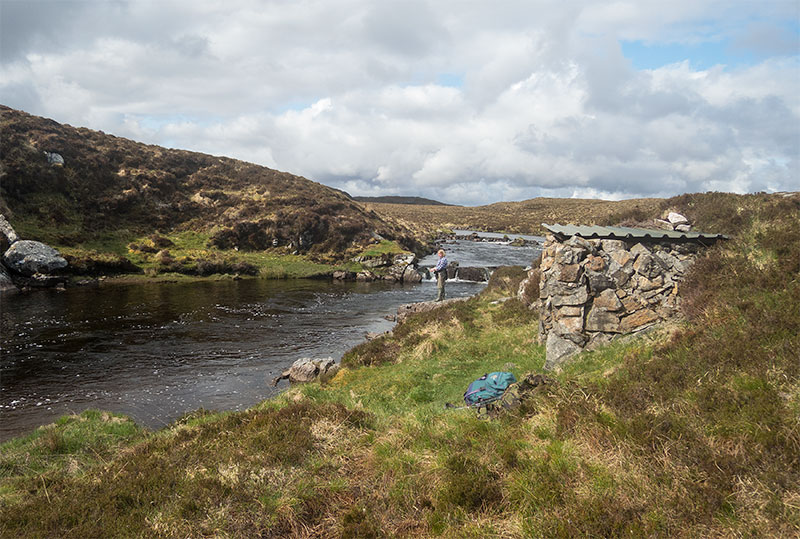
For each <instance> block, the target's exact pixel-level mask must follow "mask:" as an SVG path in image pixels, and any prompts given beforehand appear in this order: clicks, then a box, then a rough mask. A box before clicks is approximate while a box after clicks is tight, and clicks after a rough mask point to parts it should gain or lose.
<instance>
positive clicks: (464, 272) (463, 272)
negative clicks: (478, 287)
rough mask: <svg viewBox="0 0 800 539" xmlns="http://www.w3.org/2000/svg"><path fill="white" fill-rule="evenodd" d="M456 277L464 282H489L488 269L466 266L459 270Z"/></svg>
mask: <svg viewBox="0 0 800 539" xmlns="http://www.w3.org/2000/svg"><path fill="white" fill-rule="evenodd" d="M456 276H457V277H458V278H459V279H461V280H462V281H474V282H479V283H482V282H485V281H488V280H489V271H488V270H487V269H486V268H476V267H469V266H465V267H463V268H458V273H457V274H456Z"/></svg>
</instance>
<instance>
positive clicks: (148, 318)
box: [0, 241, 539, 441]
mask: <svg viewBox="0 0 800 539" xmlns="http://www.w3.org/2000/svg"><path fill="white" fill-rule="evenodd" d="M444 247H445V248H446V249H447V251H448V258H449V259H450V260H454V261H458V262H459V264H460V265H461V266H462V267H463V266H487V267H497V266H501V265H523V266H527V265H529V264H530V262H531V261H532V260H533V259H534V258H535V257H536V255H537V254H538V250H539V248H538V247H534V246H528V247H511V246H507V245H498V244H493V243H480V242H468V241H465V242H455V243H448V244H446V245H444ZM435 259H436V257H435V255H432V256H429V257H426V258H425V259H423V260H422V261H421V266H422V265H424V266H430V265H433V264H434V263H435ZM484 286H485V283H472V282H461V281H458V280H456V281H448V284H447V294H448V297H463V296H469V295H473V294H475V293H477V292H479V291H480V290H481V289H482V288H483V287H484ZM435 295H436V291H435V284H434V283H433V282H432V281H427V282H423V283H420V284H417V285H399V284H387V283H339V282H329V281H312V280H293V281H272V280H270V281H268V280H261V279H245V280H241V281H215V282H195V283H180V284H178V283H165V284H153V283H148V284H135V285H105V286H101V287H97V288H70V289H67V290H65V291H55V290H40V291H35V292H31V293H27V294H16V295H11V296H9V295H7V296H3V298H2V304H1V305H0V335H1V336H2V344H1V346H2V347H1V348H0V441H4V440H7V439H9V438H11V437H13V436H16V435H19V434H22V433H24V432H27V431H29V430H31V429H33V428H35V427H36V426H38V425H42V424H46V423H48V422H52V421H53V420H54V419H55V418H57V417H59V416H61V415H63V414H66V413H79V412H81V411H83V410H85V409H87V408H98V409H103V410H109V411H113V412H120V413H124V414H127V415H129V416H131V417H133V418H134V419H135V420H136V421H137V422H138V423H140V424H142V425H145V426H147V427H151V428H159V427H162V426H165V425H167V424H169V423H170V422H172V421H174V420H175V419H177V418H178V417H180V416H181V415H183V414H185V413H187V412H190V411H192V410H196V409H198V408H201V407H202V408H206V409H216V410H236V409H243V408H247V407H249V406H252V405H254V404H256V403H258V402H259V401H261V400H263V399H265V398H268V397H270V396H272V395H274V394H275V393H276V392H278V391H280V389H274V388H272V386H271V384H270V381H271V380H272V378H273V377H275V376H277V375H278V374H280V372H281V371H283V370H284V369H286V368H287V367H288V366H289V365H291V364H292V362H294V361H295V360H296V359H298V358H301V357H329V356H330V357H333V358H334V359H336V360H337V361H338V360H339V359H340V358H341V356H342V355H343V354H344V353H345V352H346V351H347V350H348V349H350V348H352V347H353V346H355V345H356V344H358V343H360V342H363V341H364V335H365V333H366V332H377V333H380V332H383V331H387V330H389V329H391V327H392V326H393V325H394V323H393V322H390V321H389V320H387V319H386V318H385V316H386V315H390V314H394V313H395V312H396V310H397V307H398V306H400V305H402V304H404V303H411V302H417V301H426V300H430V299H433V298H434V297H435ZM285 384H286V382H283V383H282V386H284V387H285Z"/></svg>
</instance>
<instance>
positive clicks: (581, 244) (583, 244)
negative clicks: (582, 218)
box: [567, 236, 595, 253]
mask: <svg viewBox="0 0 800 539" xmlns="http://www.w3.org/2000/svg"><path fill="white" fill-rule="evenodd" d="M567 245H569V246H570V247H572V248H573V249H578V250H583V251H587V252H590V253H594V252H595V249H594V245H592V244H591V243H589V242H588V241H587V240H585V239H583V238H581V237H580V236H572V237H571V238H570V239H569V240H567Z"/></svg>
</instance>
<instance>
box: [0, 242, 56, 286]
mask: <svg viewBox="0 0 800 539" xmlns="http://www.w3.org/2000/svg"><path fill="white" fill-rule="evenodd" d="M3 263H5V265H6V267H8V269H10V270H11V271H14V272H16V273H19V274H21V275H25V276H27V277H31V276H33V275H35V274H37V273H42V274H45V275H47V274H50V273H53V272H56V271H58V270H60V269H63V268H65V267H67V261H66V260H64V258H63V257H62V256H61V254H60V253H59V252H58V251H56V250H55V249H53V248H52V247H50V246H49V245H45V244H44V243H42V242H39V241H33V240H19V241H17V242H14V244H13V245H12V246H11V247H9V248H8V250H7V251H6V252H5V254H4V255H3Z"/></svg>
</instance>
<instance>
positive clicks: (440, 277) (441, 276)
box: [431, 249, 447, 301]
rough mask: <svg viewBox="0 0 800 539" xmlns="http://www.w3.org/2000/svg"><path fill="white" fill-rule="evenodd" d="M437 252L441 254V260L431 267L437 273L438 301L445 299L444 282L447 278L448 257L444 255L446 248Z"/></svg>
mask: <svg viewBox="0 0 800 539" xmlns="http://www.w3.org/2000/svg"><path fill="white" fill-rule="evenodd" d="M437 254H438V255H439V261H438V262H437V263H436V267H435V268H431V270H432V271H433V273H434V275H436V287H437V288H438V293H437V295H436V301H442V300H443V299H444V282H445V280H447V257H446V256H444V249H439V252H438V253H437Z"/></svg>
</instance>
